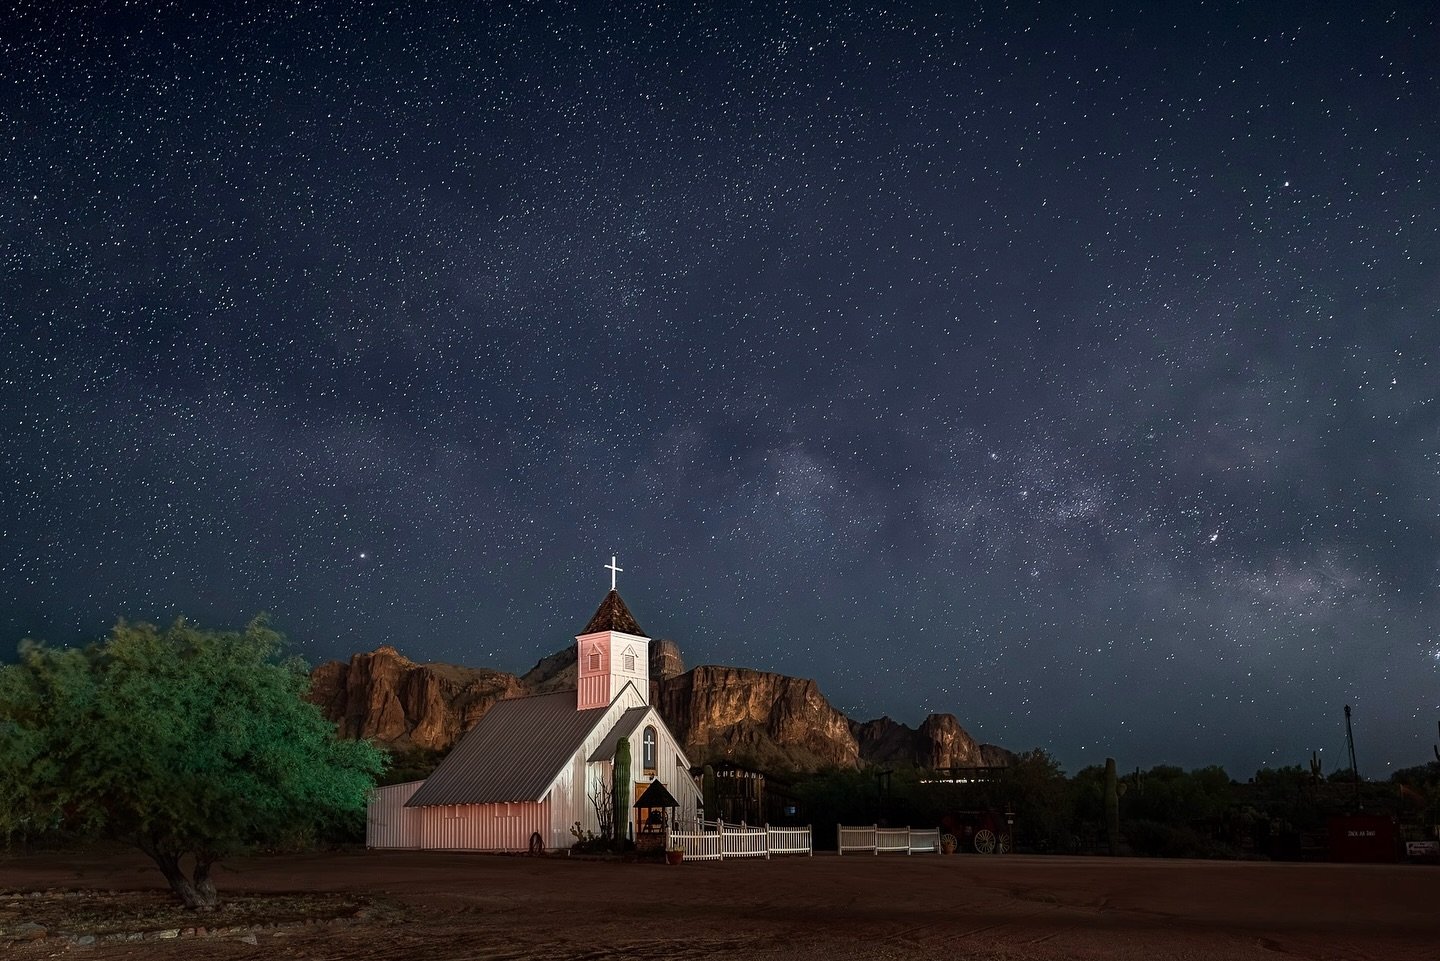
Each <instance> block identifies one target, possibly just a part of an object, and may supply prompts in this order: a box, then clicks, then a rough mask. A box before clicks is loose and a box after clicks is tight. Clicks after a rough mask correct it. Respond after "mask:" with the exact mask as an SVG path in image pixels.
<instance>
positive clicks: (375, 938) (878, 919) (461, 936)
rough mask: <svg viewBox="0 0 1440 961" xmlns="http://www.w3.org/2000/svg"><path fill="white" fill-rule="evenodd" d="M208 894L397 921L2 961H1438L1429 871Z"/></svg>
mask: <svg viewBox="0 0 1440 961" xmlns="http://www.w3.org/2000/svg"><path fill="white" fill-rule="evenodd" d="M218 880H219V883H220V886H221V890H222V892H231V893H241V892H249V893H254V894H274V893H298V892H350V893H356V894H364V895H369V896H372V897H376V898H383V899H385V900H386V901H394V902H399V904H400V905H401V906H402V911H403V916H404V920H403V921H401V922H399V923H394V922H391V923H381V922H378V921H375V922H371V921H362V922H357V923H350V924H327V925H320V926H317V927H313V928H303V929H299V930H294V929H292V930H289V931H285V932H283V933H279V934H277V933H275V932H261V934H260V937H259V942H258V944H253V945H252V944H246V943H243V942H241V941H238V940H235V939H229V940H218V939H187V940H179V941H168V942H159V943H156V942H144V943H140V944H99V945H96V946H78V945H71V944H67V943H63V942H60V941H57V940H53V939H52V940H48V941H40V942H35V943H33V944H26V945H18V946H13V947H9V948H7V947H5V946H0V954H7V953H8V954H10V955H12V956H14V957H17V958H39V957H53V956H57V955H61V954H81V955H85V956H87V957H93V958H97V959H100V958H104V959H109V958H147V959H149V958H157V959H169V958H174V959H179V958H187V959H188V958H200V959H221V958H223V959H232V958H233V959H252V958H253V959H259V958H277V957H285V958H337V959H339V958H356V959H379V958H401V957H404V958H417V959H424V961H446V959H459V958H510V959H532V958H533V959H561V958H573V959H587V961H601V959H609V958H656V959H684V958H730V957H733V958H740V957H744V958H800V959H824V961H844V959H851V958H947V959H968V958H973V959H1008V961H1020V959H1058V958H1067V959H1069V958H1077V959H1091V958H1096V959H1098V958H1106V959H1147V961H1150V959H1168V958H1174V959H1227V961H1245V959H1252V958H1253V959H1259V958H1264V959H1268V961H1276V959H1277V958H1282V957H1283V958H1292V959H1293V958H1309V959H1327V961H1328V959H1375V961H1408V959H1416V961H1419V959H1424V961H1435V959H1437V958H1440V910H1437V908H1440V903H1437V902H1440V869H1437V868H1434V867H1415V866H1405V865H1395V866H1388V865H1387V866H1349V865H1332V864H1264V863H1230V862H1200V861H1148V860H1130V859H1122V860H1108V859H1101V858H1068V857H1067V858H1059V857H1054V858H1049V857H1026V856H1009V857H982V856H978V855H972V856H953V857H940V856H935V855H928V856H920V855H917V856H912V857H905V856H888V857H879V858H877V857H871V856H848V857H844V858H840V857H836V856H834V855H820V856H817V857H815V858H796V859H787V860H778V859H777V860H774V861H769V862H766V861H726V862H723V863H687V864H682V865H678V866H674V867H671V866H666V865H658V864H619V863H607V862H594V861H577V860H570V859H566V858H550V859H530V858H509V857H493V856H485V855H463V854H420V853H409V852H404V853H399V852H396V853H375V852H354V853H347V854H322V855H309V856H301V857H294V856H291V857H272V858H252V859H245V860H239V861H235V862H233V863H231V864H228V865H226V866H224V867H223V869H222V870H221V872H220V873H219V877H218ZM161 886H162V884H161V880H160V876H159V874H158V873H157V872H155V870H154V869H153V868H152V867H150V866H149V864H148V863H147V862H145V861H144V860H143V858H141V857H139V856H138V855H135V856H132V855H129V854H115V853H113V852H106V853H104V854H96V855H89V856H78V855H48V856H40V857H32V858H21V859H15V860H5V861H0V890H6V891H29V890H36V889H46V888H52V889H57V890H58V889H99V890H112V889H113V890H120V891H127V890H148V889H154V888H159V887H161Z"/></svg>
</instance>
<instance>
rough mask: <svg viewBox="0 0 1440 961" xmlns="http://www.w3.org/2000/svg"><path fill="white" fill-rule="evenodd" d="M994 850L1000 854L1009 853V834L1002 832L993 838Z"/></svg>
mask: <svg viewBox="0 0 1440 961" xmlns="http://www.w3.org/2000/svg"><path fill="white" fill-rule="evenodd" d="M995 850H996V851H998V852H999V853H1000V854H1009V853H1010V835H1008V834H1002V835H1000V836H999V837H998V838H996V839H995Z"/></svg>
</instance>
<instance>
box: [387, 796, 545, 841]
mask: <svg viewBox="0 0 1440 961" xmlns="http://www.w3.org/2000/svg"><path fill="white" fill-rule="evenodd" d="M412 810H414V811H415V813H416V814H418V815H419V817H420V819H421V829H420V839H421V847H424V848H427V849H430V850H438V851H525V850H528V849H529V847H530V835H532V834H536V833H538V834H539V835H540V838H541V840H542V841H545V840H546V839H547V838H548V837H549V835H550V834H551V829H550V810H551V808H550V799H549V798H546V799H545V800H543V801H531V802H522V803H505V804H444V805H440V806H436V807H424V808H419V809H418V810H416V809H412ZM558 846H559V845H553V844H548V843H547V847H552V848H553V847H558Z"/></svg>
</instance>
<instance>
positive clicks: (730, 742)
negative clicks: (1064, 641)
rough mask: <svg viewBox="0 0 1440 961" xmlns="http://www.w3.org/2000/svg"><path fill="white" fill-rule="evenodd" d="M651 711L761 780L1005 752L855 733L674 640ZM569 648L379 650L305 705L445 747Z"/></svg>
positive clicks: (570, 683)
mask: <svg viewBox="0 0 1440 961" xmlns="http://www.w3.org/2000/svg"><path fill="white" fill-rule="evenodd" d="M650 677H651V691H650V700H651V703H652V704H654V705H655V706H656V708H657V709H658V710H659V711H660V714H661V716H662V717H664V718H665V723H666V724H667V725H669V727H670V729H671V730H672V731H674V732H675V736H676V737H677V738H678V739H679V740H680V742H681V743H682V744H683V745H684V747H685V752H686V754H688V755H689V757H690V758H691V760H693V761H695V762H696V763H704V762H708V761H720V760H729V761H734V762H736V763H738V764H743V765H746V766H751V767H756V768H759V769H761V770H769V771H776V772H779V771H814V770H818V769H820V768H824V767H836V766H838V767H856V766H858V765H861V764H884V765H908V764H916V765H920V766H923V767H972V766H976V765H983V764H1005V763H1008V761H1009V759H1010V757H1011V756H1012V755H1010V752H1008V751H1006V750H1005V749H1004V748H999V747H995V746H994V745H988V744H986V745H980V744H976V742H975V739H974V738H972V737H971V736H970V735H969V734H968V733H966V731H965V729H964V728H962V727H961V726H960V723H959V722H958V721H957V720H956V719H955V717H954V715H951V714H932V715H930V716H929V717H928V718H926V719H925V721H924V722H923V723H922V724H921V725H920V727H919V729H911V728H909V727H907V726H906V725H904V724H900V723H897V722H895V721H892V720H891V719H890V718H888V717H882V718H879V719H877V720H874V721H867V722H865V723H863V724H859V723H856V722H854V721H851V720H850V719H848V718H847V717H845V715H844V714H842V713H840V712H839V711H838V710H836V709H835V708H834V707H832V706H831V705H830V702H829V701H827V700H826V699H825V696H824V695H823V694H821V693H820V688H819V687H818V686H817V685H816V683H815V682H814V681H813V680H807V679H803V678H796V677H788V676H786V675H783V674H770V673H766V672H764V671H755V670H750V669H748V668H740V667H715V666H704V667H697V668H695V669H694V670H691V671H686V670H685V664H684V661H683V660H682V659H681V657H680V649H679V647H677V646H676V645H675V643H674V642H673V641H668V640H655V641H652V642H651V644H650ZM575 683H576V663H575V648H574V646H567V647H566V648H565V649H563V650H561V651H558V652H556V653H554V654H551V655H550V656H548V657H545V658H542V659H541V660H540V661H539V662H537V663H536V664H535V666H534V667H532V668H531V669H530V670H529V671H527V672H526V673H525V674H524V675H523V676H521V677H518V678H517V677H515V676H514V675H513V674H507V673H505V672H503V671H491V670H485V669H483V668H469V667H457V666H454V665H451V664H416V663H415V662H413V661H411V660H409V659H408V658H406V657H404V656H403V655H402V654H401V653H400V652H399V651H397V650H395V648H393V647H390V646H388V645H387V646H384V647H380V648H377V649H376V650H375V651H373V652H371V653H369V654H356V655H354V656H353V657H352V658H350V662H349V663H348V664H346V663H342V662H340V661H331V662H329V663H327V664H322V665H320V666H319V667H317V668H315V670H314V672H313V673H312V674H311V691H310V699H311V700H312V701H314V702H315V703H316V704H318V705H319V706H320V707H321V709H322V710H323V711H324V712H325V715H326V716H327V717H329V718H330V719H331V720H333V721H335V722H336V723H337V724H338V726H339V730H340V733H341V735H342V736H344V737H352V738H369V739H372V740H374V741H376V742H378V743H380V744H382V745H385V746H387V747H390V748H392V749H394V750H397V751H408V750H412V749H416V748H420V749H425V750H429V751H444V750H447V749H449V748H450V747H451V746H452V745H453V744H454V743H455V742H456V741H457V740H459V738H460V736H461V735H462V734H464V733H465V732H466V731H468V730H469V729H470V728H471V727H473V726H474V725H475V723H476V722H477V721H479V720H480V718H481V717H483V716H484V714H485V712H486V711H488V710H489V709H490V706H491V705H493V704H494V703H495V702H496V701H498V700H500V699H501V698H504V697H514V696H517V695H521V694H541V693H547V692H550V691H558V690H567V689H570V690H573V689H574V687H575Z"/></svg>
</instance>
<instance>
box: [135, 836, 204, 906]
mask: <svg viewBox="0 0 1440 961" xmlns="http://www.w3.org/2000/svg"><path fill="white" fill-rule="evenodd" d="M139 847H140V850H142V851H144V852H145V853H146V854H147V855H148V856H149V857H150V860H152V861H154V862H155V865H156V866H157V867H158V868H160V873H161V874H163V875H165V880H166V881H168V882H169V883H170V890H171V891H173V892H175V896H176V897H177V898H179V899H180V903H181V904H183V905H185V907H186V908H187V909H188V910H190V911H214V910H215V909H216V908H217V907H219V906H220V896H219V894H218V893H217V892H216V891H215V882H214V881H212V880H211V879H210V866H211V865H212V864H214V863H215V858H214V857H213V856H212V855H205V854H197V855H195V873H194V878H193V879H191V878H187V877H186V876H185V869H184V868H183V867H181V865H180V858H181V855H179V854H175V853H174V852H171V851H167V850H164V849H162V848H160V847H159V846H158V845H152V844H146V843H143V842H141V843H140V845H139Z"/></svg>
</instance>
